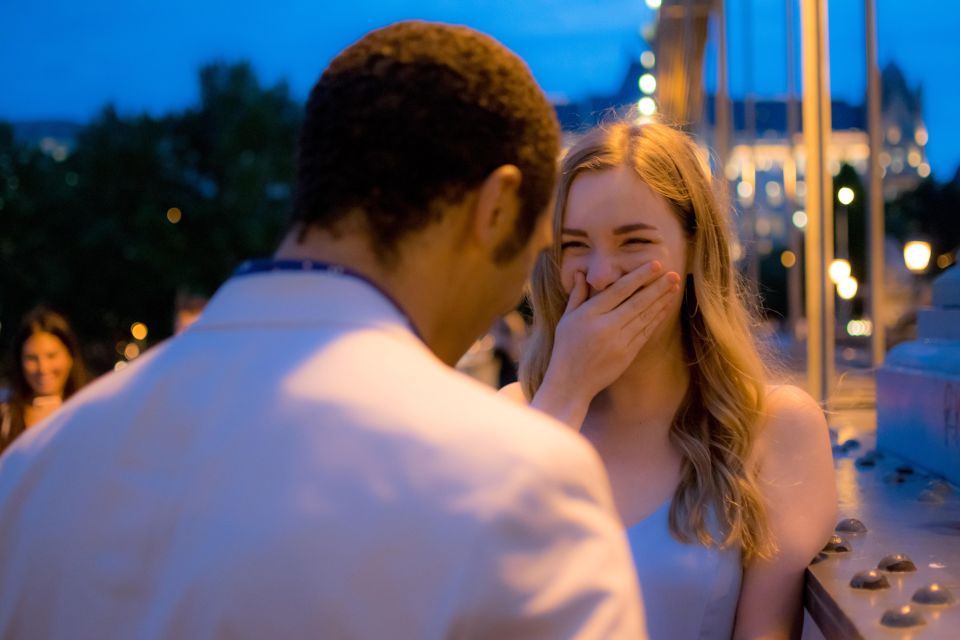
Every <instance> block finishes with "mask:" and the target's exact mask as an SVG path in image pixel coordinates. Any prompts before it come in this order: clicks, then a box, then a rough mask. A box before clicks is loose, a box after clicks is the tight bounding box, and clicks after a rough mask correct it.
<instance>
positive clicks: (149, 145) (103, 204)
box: [0, 63, 301, 370]
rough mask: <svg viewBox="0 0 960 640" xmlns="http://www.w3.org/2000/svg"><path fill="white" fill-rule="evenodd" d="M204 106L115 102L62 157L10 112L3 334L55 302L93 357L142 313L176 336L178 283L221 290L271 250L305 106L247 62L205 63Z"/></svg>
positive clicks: (1, 193)
mask: <svg viewBox="0 0 960 640" xmlns="http://www.w3.org/2000/svg"><path fill="white" fill-rule="evenodd" d="M199 80H200V95H201V101H200V104H199V105H198V106H197V107H196V108H192V109H188V110H186V111H184V112H182V113H173V114H169V115H166V116H163V117H160V118H154V117H151V116H148V115H140V116H135V117H124V116H121V115H119V114H118V113H117V112H116V110H115V109H114V108H112V107H110V106H108V107H106V108H105V109H104V110H103V111H102V112H101V113H100V114H99V115H98V116H97V117H96V118H95V119H94V120H93V121H92V122H91V123H90V124H89V125H87V126H85V127H84V128H83V129H82V130H81V131H80V133H79V134H78V136H77V139H76V147H75V150H74V152H73V153H72V154H71V155H70V156H69V157H67V158H66V159H64V160H62V161H61V162H57V161H56V160H55V159H54V158H52V157H51V156H49V155H47V154H46V153H43V152H42V151H41V150H40V149H39V148H34V147H28V146H26V145H21V144H18V143H17V142H16V141H15V140H14V137H13V134H12V130H11V128H10V127H9V126H5V125H0V214H2V215H0V256H2V259H3V263H4V265H5V266H4V269H3V273H2V276H0V278H2V279H0V322H2V323H3V324H2V330H0V347H2V348H3V351H4V352H6V351H7V347H8V345H9V342H10V340H11V339H12V337H13V336H12V333H13V331H12V330H10V329H12V328H14V327H15V326H16V324H17V322H18V321H19V317H20V316H21V315H22V314H23V313H24V312H25V311H26V310H27V309H29V308H30V307H32V306H33V305H34V304H36V303H37V302H40V301H43V302H46V303H49V304H52V305H54V306H55V307H57V308H59V309H61V310H63V311H64V312H65V313H66V314H67V315H68V316H69V317H70V318H71V320H72V321H73V323H74V325H75V327H76V329H77V332H78V334H79V335H80V336H81V339H82V340H83V342H84V344H85V345H86V348H87V351H88V354H87V355H88V357H90V359H91V361H92V364H93V366H94V368H95V369H99V370H103V369H105V368H107V367H109V366H110V365H112V363H113V361H115V360H116V359H117V358H118V354H117V352H115V348H116V349H117V350H122V347H123V345H124V343H125V342H127V341H130V340H131V336H130V325H131V324H132V323H133V322H138V321H139V322H143V323H145V324H146V325H147V326H148V327H149V329H150V334H149V337H148V340H149V341H150V342H154V341H156V340H157V339H159V338H163V337H165V336H167V335H169V333H170V330H171V317H172V311H173V301H174V298H175V295H176V292H177V291H178V290H181V289H186V290H189V291H193V292H199V293H207V294H209V293H212V292H213V291H214V290H215V289H216V287H217V286H218V285H219V284H220V283H221V282H222V281H223V280H224V279H225V278H226V277H227V276H229V274H230V272H231V270H232V269H233V268H234V267H235V266H236V265H237V264H238V263H239V262H240V261H242V260H243V259H245V258H248V257H255V256H262V255H265V254H268V253H269V252H270V251H271V250H272V248H273V247H274V245H275V243H276V241H277V239H278V237H279V233H280V230H281V228H282V225H283V223H284V220H285V217H286V215H287V213H288V210H289V207H290V184H291V182H292V180H293V173H294V148H295V146H294V145H295V136H296V131H297V128H298V126H299V121H300V117H301V107H300V105H299V104H298V103H297V102H295V101H294V100H293V99H292V98H291V97H290V95H289V90H288V87H287V85H286V84H285V83H282V82H281V83H278V84H277V85H275V86H273V87H263V86H261V85H260V83H259V82H258V80H257V78H256V76H255V74H254V72H253V70H252V69H251V67H250V66H249V65H248V64H245V63H241V64H212V65H207V66H205V67H203V68H202V69H201V70H200V73H199Z"/></svg>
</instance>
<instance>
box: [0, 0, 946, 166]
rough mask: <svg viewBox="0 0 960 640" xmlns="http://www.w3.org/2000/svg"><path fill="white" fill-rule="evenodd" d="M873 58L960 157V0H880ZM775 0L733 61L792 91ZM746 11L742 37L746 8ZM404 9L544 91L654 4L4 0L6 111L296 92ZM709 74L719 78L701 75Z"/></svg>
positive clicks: (63, 114)
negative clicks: (237, 83)
mask: <svg viewBox="0 0 960 640" xmlns="http://www.w3.org/2000/svg"><path fill="white" fill-rule="evenodd" d="M877 5H878V8H877V11H878V38H879V57H880V64H881V66H882V65H883V64H885V63H886V62H888V61H891V60H895V61H896V62H897V63H898V64H900V66H901V67H902V68H903V70H904V73H905V74H906V76H907V80H908V82H909V83H910V84H911V85H912V86H916V85H918V84H922V85H923V90H924V112H925V118H926V123H927V128H928V130H929V132H930V142H929V146H928V155H929V158H930V161H931V165H932V167H933V171H934V175H935V177H937V178H939V179H941V180H944V179H949V178H950V177H952V175H953V172H954V171H955V170H956V168H957V165H958V163H960V126H958V125H957V123H956V122H955V117H956V116H955V112H954V109H955V108H956V106H957V105H960V82H958V77H960V35H958V33H960V3H954V2H947V1H943V0H910V1H908V2H904V1H903V0H877ZM784 7H785V2H784V1H783V0H727V8H728V21H729V35H730V73H731V88H732V91H733V93H734V94H735V95H736V94H741V93H742V92H743V90H744V88H745V87H744V80H745V78H746V77H747V76H748V75H749V74H747V73H745V71H746V69H747V65H746V62H745V59H746V52H747V51H750V50H752V54H753V55H752V60H753V63H752V76H753V93H755V94H756V95H758V96H776V95H778V94H783V93H784V92H785V90H786V80H785V78H786V73H785V53H784V46H783V42H784V35H783V34H784ZM748 11H749V12H750V15H752V20H751V22H752V25H753V26H752V33H753V37H752V38H750V39H749V42H750V43H751V44H752V46H751V47H746V46H745V44H746V43H747V42H748V39H746V38H745V35H744V34H745V33H746V31H745V29H744V16H745V14H746V13H747V12H748ZM862 12H863V2H862V1H861V0H832V1H831V2H830V40H831V63H832V68H831V84H832V87H833V92H834V95H835V96H836V97H840V98H844V99H847V100H850V101H853V102H859V101H860V100H861V99H862V95H863V90H864V80H863V75H864V74H863V66H864V62H863V60H864V59H863V17H862V16H863V13H862ZM404 18H423V19H430V20H441V21H447V22H456V23H461V24H467V25H470V26H472V27H475V28H477V29H480V30H482V31H486V32H488V33H490V34H491V35H493V36H495V37H497V38H498V39H500V40H501V41H502V42H504V43H505V44H506V45H507V46H509V47H510V48H512V49H513V50H514V51H516V52H517V53H518V54H520V55H521V56H522V57H523V58H524V59H526V60H527V62H528V63H529V64H530V67H531V69H532V70H533V72H534V75H535V76H536V77H537V79H538V80H539V81H540V83H541V84H542V85H543V87H544V88H545V89H546V90H547V91H548V92H549V93H551V94H558V95H559V94H563V95H566V96H569V97H570V98H573V99H576V98H579V97H582V96H584V95H588V94H593V93H606V92H610V91H612V90H613V89H614V88H615V87H617V86H618V85H619V83H620V82H621V81H622V78H623V73H624V71H625V69H626V64H627V61H628V56H630V55H636V53H637V52H639V51H640V47H641V45H640V40H639V37H638V31H639V29H640V27H641V26H642V25H643V24H645V23H647V22H649V21H650V19H651V11H650V9H648V8H647V7H646V5H645V3H644V1H643V0H408V1H400V0H351V1H349V2H325V1H322V0H272V1H271V2H263V1H262V0H206V1H204V0H166V1H165V2H156V1H155V0H154V1H147V0H122V1H121V0H85V1H84V2H68V1H66V0H2V1H0V68H2V69H3V70H4V81H3V83H2V90H0V118H2V119H8V120H37V119H69V120H76V121H84V120H86V119H88V118H90V117H91V116H92V115H93V114H95V113H96V112H97V111H98V110H99V109H100V108H101V107H102V106H103V105H104V104H106V103H107V102H113V103H114V104H116V105H117V107H118V108H119V109H120V110H121V111H122V112H127V113H135V112H139V111H143V110H146V111H149V112H151V113H162V112H164V111H166V110H171V109H178V108H182V107H184V106H186V105H188V104H190V103H192V102H194V101H195V100H196V99H197V87H196V69H197V67H198V66H199V65H201V64H203V63H205V62H209V61H212V60H217V59H219V60H226V61H234V60H241V59H248V60H250V61H251V62H252V63H253V65H254V67H255V69H256V70H257V72H258V73H259V74H260V77H261V79H262V80H263V81H265V82H267V83H272V82H274V81H276V80H279V79H281V78H285V79H287V80H288V81H289V83H290V85H291V87H292V89H293V92H294V95H295V96H297V97H298V98H303V97H305V96H306V94H307V92H308V91H309V88H310V86H311V85H312V83H313V82H314V81H315V80H316V78H317V77H318V75H319V73H320V71H321V70H322V69H323V67H324V66H325V65H326V63H327V62H328V61H329V60H330V58H331V57H332V56H333V55H334V54H335V53H336V52H337V51H338V50H340V49H341V48H343V47H344V46H345V45H347V44H349V43H350V42H352V41H353V40H356V39H357V38H358V37H360V36H361V35H362V34H363V33H365V32H366V31H368V30H370V29H372V28H375V27H378V26H382V25H384V24H387V23H390V22H393V21H395V20H399V19H404ZM708 84H710V85H711V86H712V84H713V82H712V81H709V80H708Z"/></svg>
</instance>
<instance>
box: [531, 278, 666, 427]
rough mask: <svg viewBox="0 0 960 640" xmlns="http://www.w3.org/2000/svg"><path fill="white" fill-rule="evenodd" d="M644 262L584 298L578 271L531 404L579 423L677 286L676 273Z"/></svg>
mask: <svg viewBox="0 0 960 640" xmlns="http://www.w3.org/2000/svg"><path fill="white" fill-rule="evenodd" d="M662 269H663V268H662V265H661V264H660V263H659V262H657V261H654V262H649V263H647V264H645V265H643V266H641V267H638V268H637V269H635V270H634V271H631V272H630V273H628V274H626V275H624V276H623V277H621V278H620V279H619V280H617V281H616V282H615V283H613V284H612V285H610V286H609V287H608V288H606V289H604V290H603V291H601V292H599V293H597V294H596V295H595V296H593V297H592V298H589V299H588V294H589V287H588V285H587V283H586V278H585V276H584V275H583V274H582V273H579V272H578V273H577V274H576V275H575V279H574V285H573V290H572V291H571V292H570V298H569V300H568V301H567V308H566V310H565V311H564V313H563V317H562V318H561V319H560V323H559V324H558V325H557V330H556V334H555V336H554V343H553V353H552V354H551V356H550V365H549V366H548V368H547V372H546V375H545V376H544V380H543V384H542V385H541V386H540V389H539V390H538V391H537V394H536V396H535V397H534V398H533V402H532V403H531V404H532V406H535V407H537V408H538V409H540V410H542V411H545V412H547V413H549V414H551V415H553V416H554V417H555V418H557V419H559V420H561V421H563V422H566V423H567V424H569V425H570V426H572V427H574V428H576V429H579V428H580V426H581V424H582V423H583V418H584V417H585V416H586V412H587V408H588V407H589V406H590V402H591V401H592V400H593V398H594V396H596V395H597V394H598V393H600V392H601V391H602V390H603V389H605V388H607V387H608V386H610V385H611V384H613V382H614V381H615V380H616V379H617V378H619V377H620V375H621V374H623V372H624V371H625V370H626V369H627V367H628V366H629V365H630V363H631V362H633V360H634V359H635V358H636V357H637V354H638V353H639V352H640V349H641V348H642V347H643V346H644V345H645V344H646V343H647V341H648V340H649V338H650V335H651V334H652V333H653V331H654V329H656V327H657V326H658V325H659V324H660V323H661V322H662V321H663V319H664V318H665V317H666V312H667V309H668V308H669V306H670V302H671V300H673V297H674V296H675V295H676V294H677V292H678V291H679V290H680V276H679V275H678V274H677V273H675V272H672V271H671V272H667V273H663V272H662Z"/></svg>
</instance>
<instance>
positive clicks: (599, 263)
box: [587, 254, 623, 291]
mask: <svg viewBox="0 0 960 640" xmlns="http://www.w3.org/2000/svg"><path fill="white" fill-rule="evenodd" d="M622 275H623V269H621V268H620V265H619V264H618V263H617V261H616V260H614V259H612V258H610V257H609V256H604V255H599V254H598V255H596V256H594V257H593V258H592V259H591V260H590V264H589V265H588V269H587V284H589V285H590V288H591V289H593V290H594V291H603V290H604V289H606V288H607V287H609V286H610V285H612V284H613V283H614V282H616V281H617V280H619V279H620V277H621V276H622Z"/></svg>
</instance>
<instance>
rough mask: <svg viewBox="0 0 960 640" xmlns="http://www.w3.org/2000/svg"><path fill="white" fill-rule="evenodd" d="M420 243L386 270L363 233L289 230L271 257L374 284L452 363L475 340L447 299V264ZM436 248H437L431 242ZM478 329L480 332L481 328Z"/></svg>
mask: <svg viewBox="0 0 960 640" xmlns="http://www.w3.org/2000/svg"><path fill="white" fill-rule="evenodd" d="M431 244H434V243H429V242H427V241H425V240H424V239H420V241H419V242H418V239H417V238H413V239H411V241H410V242H409V243H407V245H405V247H404V251H403V253H402V254H401V255H399V256H398V259H397V267H396V268H389V267H387V266H385V265H384V264H383V263H382V262H381V261H380V260H378V259H377V256H376V254H375V252H374V251H373V249H372V248H371V246H370V243H369V242H368V240H367V239H366V237H365V236H364V235H363V234H361V233H344V234H342V235H340V236H339V237H335V236H333V235H332V234H330V233H327V232H323V231H319V230H317V229H313V228H310V229H308V230H307V231H306V232H305V233H304V234H303V237H302V238H301V234H300V232H299V231H298V230H296V229H294V230H293V231H291V232H290V233H289V234H288V235H287V236H286V238H284V240H283V242H282V243H281V244H280V247H279V248H278V249H277V251H276V253H275V254H274V257H275V258H276V259H279V260H288V259H289V260H315V261H318V262H327V263H331V264H337V265H341V266H343V267H346V268H348V269H350V270H351V271H354V272H356V273H358V274H360V275H362V276H363V277H365V278H367V279H368V280H370V281H371V282H372V283H374V284H376V285H377V287H379V288H380V289H381V290H382V291H383V292H384V293H386V294H387V295H389V296H390V297H391V298H392V299H393V300H394V301H395V302H396V303H397V305H398V306H399V307H400V309H401V310H402V311H403V312H404V313H405V314H406V315H407V317H408V318H409V320H410V322H411V323H412V324H413V326H414V327H415V328H416V330H417V332H418V333H419V334H420V336H421V337H422V338H423V341H424V342H425V343H426V345H427V347H428V348H429V349H430V350H431V351H433V352H434V354H436V356H437V357H438V358H440V359H441V360H442V361H443V362H445V363H447V364H448V365H450V366H453V365H454V364H456V362H457V361H458V360H459V359H460V356H461V355H462V354H463V353H464V352H465V351H466V350H467V348H469V346H470V344H471V343H472V340H473V337H474V336H473V335H472V333H470V328H469V327H461V325H460V324H458V322H457V319H456V318H454V317H453V316H454V315H455V314H456V312H457V310H456V309H455V308H453V307H454V306H455V305H451V304H449V302H448V300H447V297H448V296H447V295H446V294H448V293H451V292H452V291H451V288H450V287H446V286H444V283H445V282H446V283H449V281H450V278H449V276H450V275H451V274H450V273H449V270H448V269H446V267H447V266H448V265H444V264H437V262H436V261H435V260H433V259H432V258H431V256H432V253H431V247H430V245H431ZM434 246H435V244H434ZM480 331H482V329H480Z"/></svg>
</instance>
